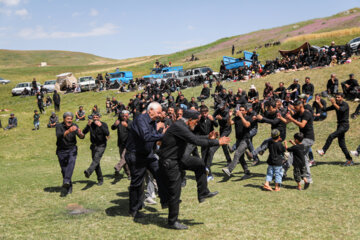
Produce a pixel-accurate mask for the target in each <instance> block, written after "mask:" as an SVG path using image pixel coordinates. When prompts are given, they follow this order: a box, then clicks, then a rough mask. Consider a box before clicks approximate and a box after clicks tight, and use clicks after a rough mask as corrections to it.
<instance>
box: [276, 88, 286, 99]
mask: <svg viewBox="0 0 360 240" xmlns="http://www.w3.org/2000/svg"><path fill="white" fill-rule="evenodd" d="M274 92H280V93H277V95H278V96H279V98H280V99H281V100H285V96H286V88H285V87H278V88H277V89H275V91H274Z"/></svg>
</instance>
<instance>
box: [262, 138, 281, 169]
mask: <svg viewBox="0 0 360 240" xmlns="http://www.w3.org/2000/svg"><path fill="white" fill-rule="evenodd" d="M268 148H269V157H268V159H267V161H266V162H267V164H269V165H271V166H281V165H282V163H283V160H284V152H285V147H284V146H283V145H282V142H274V141H273V140H272V141H270V142H269V147H268Z"/></svg>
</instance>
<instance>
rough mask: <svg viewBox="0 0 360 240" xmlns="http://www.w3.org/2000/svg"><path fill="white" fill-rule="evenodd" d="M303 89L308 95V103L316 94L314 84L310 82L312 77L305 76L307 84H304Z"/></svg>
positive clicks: (303, 92)
mask: <svg viewBox="0 0 360 240" xmlns="http://www.w3.org/2000/svg"><path fill="white" fill-rule="evenodd" d="M301 91H302V94H305V95H306V97H307V100H306V103H308V102H310V100H311V99H312V98H313V95H314V85H313V84H312V83H310V77H305V84H304V85H302V88H301Z"/></svg>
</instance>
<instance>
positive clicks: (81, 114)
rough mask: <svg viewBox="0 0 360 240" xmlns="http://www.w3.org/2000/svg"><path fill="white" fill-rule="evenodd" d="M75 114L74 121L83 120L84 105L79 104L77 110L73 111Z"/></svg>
mask: <svg viewBox="0 0 360 240" xmlns="http://www.w3.org/2000/svg"><path fill="white" fill-rule="evenodd" d="M75 115H76V121H84V120H85V117H86V116H85V111H84V107H83V106H80V107H79V111H77V112H76V113H75Z"/></svg>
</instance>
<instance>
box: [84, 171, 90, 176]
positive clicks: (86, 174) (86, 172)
mask: <svg viewBox="0 0 360 240" xmlns="http://www.w3.org/2000/svg"><path fill="white" fill-rule="evenodd" d="M84 175H85V177H86V178H89V177H90V174H89V172H88V171H87V170H85V171H84Z"/></svg>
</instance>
